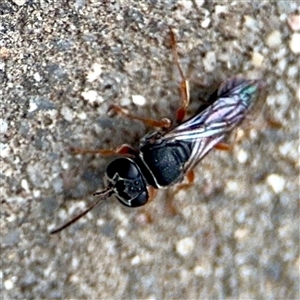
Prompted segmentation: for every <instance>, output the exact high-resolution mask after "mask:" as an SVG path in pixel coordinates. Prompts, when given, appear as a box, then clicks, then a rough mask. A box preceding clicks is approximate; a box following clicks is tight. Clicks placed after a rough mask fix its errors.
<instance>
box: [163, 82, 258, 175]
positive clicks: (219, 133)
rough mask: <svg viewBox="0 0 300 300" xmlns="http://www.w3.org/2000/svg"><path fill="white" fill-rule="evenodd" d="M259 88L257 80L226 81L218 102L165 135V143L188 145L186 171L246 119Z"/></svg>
mask: <svg viewBox="0 0 300 300" xmlns="http://www.w3.org/2000/svg"><path fill="white" fill-rule="evenodd" d="M261 86H262V83H261V81H260V80H246V79H244V78H240V77H235V78H231V79H228V80H227V81H225V82H224V83H223V84H222V85H221V86H220V87H219V89H218V91H217V98H216V100H215V101H214V102H213V103H212V104H211V105H210V106H208V107H207V108H206V109H205V110H203V111H202V112H200V113H199V114H197V115H195V116H194V117H192V118H190V119H188V120H187V121H185V122H183V123H182V124H180V125H178V126H176V127H175V128H174V129H172V130H171V131H169V132H167V133H166V134H164V136H163V139H164V140H165V141H166V140H169V141H172V142H174V141H186V142H189V143H191V147H192V153H191V156H190V159H189V161H187V163H186V164H185V167H184V169H185V171H189V170H191V169H192V168H193V167H194V166H195V165H196V164H197V163H198V162H199V161H200V160H201V159H203V157H204V156H205V155H206V154H207V153H208V152H209V151H210V150H211V149H212V148H213V147H214V146H215V145H216V144H218V143H219V142H220V141H221V140H222V139H223V138H224V137H225V135H226V134H227V133H228V132H230V131H231V130H232V129H233V128H234V127H236V126H237V125H238V124H239V123H240V122H241V121H242V120H243V119H244V118H245V116H246V114H247V112H248V111H249V109H250V108H251V107H252V105H253V103H254V101H255V99H256V98H257V94H258V93H257V91H258V89H259V88H260V87H261Z"/></svg>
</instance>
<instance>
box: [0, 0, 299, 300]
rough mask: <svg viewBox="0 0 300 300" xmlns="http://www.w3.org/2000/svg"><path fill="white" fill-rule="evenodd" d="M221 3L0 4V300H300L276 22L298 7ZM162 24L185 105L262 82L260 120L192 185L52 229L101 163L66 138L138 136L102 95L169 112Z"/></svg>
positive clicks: (93, 186)
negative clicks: (241, 82) (174, 47)
mask: <svg viewBox="0 0 300 300" xmlns="http://www.w3.org/2000/svg"><path fill="white" fill-rule="evenodd" d="M73 2H74V3H73ZM229 2H230V3H228V4H226V3H225V2H213V1H205V2H204V1H199V0H198V1H197V0H194V1H191V2H189V1H184V0H182V1H84V0H76V1H29V0H28V1H26V0H24V1H16V0H15V1H10V0H2V1H1V3H0V11H1V13H0V97H1V98H0V107H1V116H0V118H1V127H0V128H1V200H2V203H1V237H2V241H1V246H2V250H1V263H2V266H1V273H0V274H1V278H2V285H1V294H2V299H7V300H9V299H54V298H59V299H71V298H72V299H224V298H228V299H278V298H282V299H299V298H300V296H299V262H300V259H299V154H298V147H299V139H298V138H299V119H298V113H299V97H300V95H299V52H298V51H299V49H298V48H297V43H295V41H297V38H299V33H298V32H297V28H296V27H297V25H295V24H294V25H293V24H291V22H288V20H290V18H291V15H293V14H294V13H295V12H296V9H297V6H298V5H299V3H298V4H297V3H296V2H292V1H277V2H275V1H264V2H262V1H256V2H253V1H252V2H253V3H252V4H251V2H250V1H249V2H246V1H229ZM289 23H290V25H288V24H289ZM168 26H171V27H172V28H173V30H174V32H175V33H176V36H177V40H178V51H179V55H180V60H181V64H182V66H183V68H184V70H185V71H186V73H187V74H189V78H190V80H191V94H192V103H191V107H190V110H189V113H190V114H192V113H194V112H195V111H196V110H197V107H198V106H199V99H198V98H199V97H200V96H201V97H204V98H205V93H206V92H207V91H210V90H211V86H213V85H215V84H216V83H218V82H220V81H222V80H224V79H226V78H228V77H231V76H233V75H236V74H243V75H244V76H246V77H248V78H262V79H263V80H264V81H265V82H266V83H267V85H268V89H269V95H268V97H267V100H266V103H265V111H264V113H263V112H262V107H257V111H258V112H257V113H256V116H255V117H251V116H250V117H249V119H251V120H250V121H249V120H248V122H246V123H248V124H246V126H243V128H240V129H239V130H238V131H236V134H235V135H232V136H231V137H229V139H228V142H229V143H232V145H233V146H234V147H233V150H232V151H230V152H222V151H215V150H213V151H212V152H211V153H210V154H209V155H208V156H207V157H206V158H205V159H204V160H203V162H201V164H199V166H197V168H196V169H195V172H196V175H197V177H196V182H195V184H194V186H193V187H191V188H189V189H187V190H183V191H180V192H178V193H175V188H173V189H169V190H166V191H159V192H158V194H157V197H156V198H155V200H153V201H152V202H151V203H150V204H148V205H146V206H145V207H143V208H141V209H130V208H126V207H123V206H121V205H120V204H119V203H118V202H117V201H116V200H115V199H111V200H109V201H107V202H106V203H103V205H101V206H100V207H97V208H96V209H94V210H93V212H91V213H89V214H88V215H87V216H86V217H85V218H83V219H81V220H80V221H79V222H78V223H76V224H74V225H73V226H71V227H69V228H68V229H66V230H64V231H63V232H61V233H60V234H57V235H54V236H51V235H49V230H50V229H52V228H54V226H56V225H58V224H61V223H63V222H65V221H66V220H68V219H69V218H70V217H71V216H72V215H74V214H75V213H76V212H78V211H80V209H83V208H84V207H85V206H86V205H88V204H89V203H91V202H92V201H93V200H94V199H93V196H92V193H93V192H95V191H97V190H101V188H103V181H102V177H103V175H104V172H105V167H106V165H107V164H108V162H109V161H110V160H111V158H105V157H100V156H93V155H86V156H82V155H77V156H73V155H71V154H70V152H69V149H70V147H82V148H87V149H97V148H113V147H116V146H118V145H120V144H122V143H128V144H131V145H134V146H136V145H138V141H139V139H140V138H141V137H142V136H143V135H144V134H145V133H146V132H147V131H149V130H151V129H149V128H146V127H145V126H143V125H141V124H140V123H138V122H136V121H131V120H126V119H123V118H121V117H110V116H108V115H107V113H106V112H107V109H108V107H109V106H110V105H111V104H113V103H114V104H120V105H122V106H124V107H126V108H128V109H130V111H132V112H134V113H135V114H137V115H141V116H144V117H151V118H155V119H159V118H162V117H169V118H174V112H175V111H176V108H177V107H178V105H179V101H180V96H179V93H178V89H177V88H178V82H179V80H180V78H179V75H178V72H177V70H176V67H175V65H174V61H173V60H172V55H171V51H170V48H169V39H168ZM297 89H298V90H297ZM135 95H139V96H142V97H144V98H145V99H146V101H145V103H142V102H139V101H138V100H139V99H141V98H136V97H132V96H135ZM199 95H200V96H199ZM136 99H137V100H136ZM142 100H143V98H142ZM134 101H135V102H136V104H135V103H134ZM268 119H269V120H272V121H279V122H280V123H281V127H280V128H275V127H274V126H271V125H270V122H267V120H268ZM255 120H259V122H257V121H255ZM253 123H254V124H253ZM171 205H172V206H173V207H174V208H175V209H176V211H177V212H175V213H174V212H172V211H171V210H170V206H171Z"/></svg>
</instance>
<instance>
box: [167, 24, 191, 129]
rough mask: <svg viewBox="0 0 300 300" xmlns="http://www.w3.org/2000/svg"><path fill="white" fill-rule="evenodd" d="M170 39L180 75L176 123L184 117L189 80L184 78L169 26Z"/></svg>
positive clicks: (187, 104) (188, 95) (187, 103)
mask: <svg viewBox="0 0 300 300" xmlns="http://www.w3.org/2000/svg"><path fill="white" fill-rule="evenodd" d="M170 39H171V47H172V53H173V58H174V61H175V64H176V66H177V68H178V71H179V74H180V77H181V82H180V86H179V90H180V94H181V99H182V100H181V101H182V103H181V107H180V108H179V109H178V110H177V116H176V120H177V123H181V122H182V121H183V119H184V117H185V114H186V111H187V108H188V106H189V103H190V92H189V82H188V80H187V79H186V77H185V76H184V73H183V71H182V69H181V66H180V63H179V58H178V52H177V45H176V39H175V34H174V32H173V31H172V29H171V28H170Z"/></svg>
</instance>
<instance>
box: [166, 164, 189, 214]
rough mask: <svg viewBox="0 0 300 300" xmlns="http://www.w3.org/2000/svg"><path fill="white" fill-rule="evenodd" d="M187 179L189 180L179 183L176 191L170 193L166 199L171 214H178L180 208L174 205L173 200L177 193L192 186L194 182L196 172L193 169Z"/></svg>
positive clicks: (167, 208)
mask: <svg viewBox="0 0 300 300" xmlns="http://www.w3.org/2000/svg"><path fill="white" fill-rule="evenodd" d="M186 179H187V182H185V183H181V184H179V185H178V186H177V187H176V189H175V191H172V192H171V193H168V198H167V200H166V210H167V212H168V213H169V214H170V215H173V216H174V215H176V214H178V209H177V207H176V206H175V205H174V201H173V198H174V195H175V194H177V193H178V192H179V191H180V190H185V189H188V188H190V187H191V186H192V185H193V184H194V180H195V174H194V171H193V170H192V171H190V172H189V173H188V174H187V175H186Z"/></svg>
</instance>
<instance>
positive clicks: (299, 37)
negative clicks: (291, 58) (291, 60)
mask: <svg viewBox="0 0 300 300" xmlns="http://www.w3.org/2000/svg"><path fill="white" fill-rule="evenodd" d="M289 46H290V49H291V51H292V52H293V53H295V54H299V53H300V33H293V34H292V37H291V40H290V44H289Z"/></svg>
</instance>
